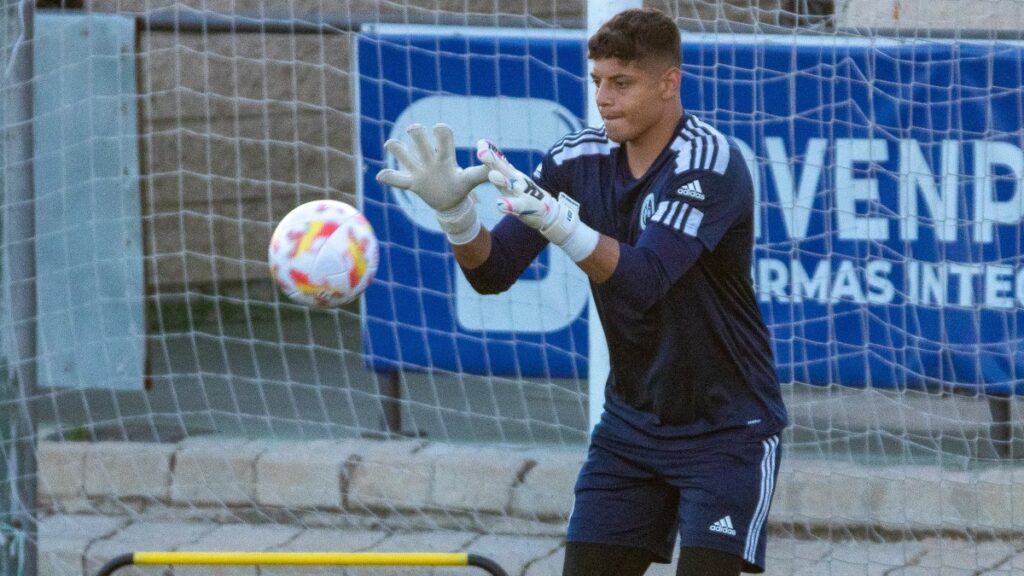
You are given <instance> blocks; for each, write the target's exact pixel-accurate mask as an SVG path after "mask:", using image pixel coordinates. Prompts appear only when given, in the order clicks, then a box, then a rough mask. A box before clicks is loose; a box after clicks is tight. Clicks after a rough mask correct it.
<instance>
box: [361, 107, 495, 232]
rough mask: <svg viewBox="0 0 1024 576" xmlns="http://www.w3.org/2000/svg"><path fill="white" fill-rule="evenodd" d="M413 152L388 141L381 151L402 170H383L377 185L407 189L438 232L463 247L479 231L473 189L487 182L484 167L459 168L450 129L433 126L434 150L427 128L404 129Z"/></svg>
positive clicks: (445, 126)
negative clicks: (432, 217)
mask: <svg viewBox="0 0 1024 576" xmlns="http://www.w3.org/2000/svg"><path fill="white" fill-rule="evenodd" d="M407 132H408V133H409V136H410V137H412V141H413V144H414V145H415V148H416V152H410V151H409V150H408V149H407V148H406V147H405V144H403V143H402V142H400V141H398V140H388V141H387V142H385V143H384V149H385V150H387V151H388V152H390V153H391V154H393V155H394V156H395V158H397V159H398V162H399V163H400V164H401V165H402V168H404V170H401V171H398V170H392V169H390V168H385V169H384V170H381V171H380V172H378V173H377V182H380V183H381V184H385V185H387V186H393V187H395V188H402V189H405V190H410V191H412V192H413V193H415V194H416V195H417V196H419V197H420V198H421V199H423V201H424V202H426V203H427V205H428V206H430V207H431V208H433V209H434V212H435V213H436V216H437V221H438V223H439V224H440V225H441V230H443V231H444V233H445V234H446V235H447V236H448V241H449V242H451V243H452V244H466V243H467V242H469V241H470V240H472V239H473V238H475V237H476V235H477V233H478V232H479V231H480V219H479V218H478V217H477V213H476V207H475V206H474V199H473V197H472V196H471V195H470V192H472V190H473V188H476V187H477V186H479V185H480V184H483V183H484V182H486V181H487V167H486V166H473V167H471V168H461V167H460V166H459V165H458V164H457V163H456V161H455V145H454V141H453V137H452V129H451V128H449V127H448V126H447V125H445V124H437V125H435V126H434V140H435V141H436V142H437V147H436V148H435V147H434V146H431V145H430V142H429V141H428V139H427V129H426V128H425V127H423V125H421V124H411V125H410V126H409V128H408V130H407Z"/></svg>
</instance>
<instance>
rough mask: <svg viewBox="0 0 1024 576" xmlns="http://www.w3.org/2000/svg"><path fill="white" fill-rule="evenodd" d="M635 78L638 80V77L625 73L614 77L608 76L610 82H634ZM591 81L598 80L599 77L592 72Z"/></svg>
mask: <svg viewBox="0 0 1024 576" xmlns="http://www.w3.org/2000/svg"><path fill="white" fill-rule="evenodd" d="M633 78H636V76H634V75H633V74H628V73H625V72H624V73H621V74H615V75H613V76H608V77H607V79H608V80H622V79H628V80H632V79H633ZM590 79H591V80H597V79H598V76H597V75H596V74H594V73H593V72H591V73H590Z"/></svg>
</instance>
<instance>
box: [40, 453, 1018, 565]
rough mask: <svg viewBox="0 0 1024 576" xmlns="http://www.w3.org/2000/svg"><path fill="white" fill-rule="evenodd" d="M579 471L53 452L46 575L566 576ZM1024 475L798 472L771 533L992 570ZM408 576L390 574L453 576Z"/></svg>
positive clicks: (366, 456)
mask: <svg viewBox="0 0 1024 576" xmlns="http://www.w3.org/2000/svg"><path fill="white" fill-rule="evenodd" d="M584 455H585V450H584V449H583V447H578V448H551V449H538V448H532V449H528V450H527V449H505V450H496V449H488V448H480V447H474V446H457V445H448V444H440V443H428V442H424V441H419V440H407V441H400V442H382V441H373V440H322V441H312V442H308V443H300V442H274V441H245V440H236V439H216V438H195V439H188V440H185V441H183V442H180V443H177V444H159V443H131V442H124V443H121V442H97V443H78V442H59V443H58V442H43V443H42V444H41V446H40V450H39V490H40V498H41V503H42V505H43V509H44V510H45V513H44V518H43V521H42V523H41V528H40V534H41V539H42V540H41V547H42V549H43V550H44V552H45V560H44V562H43V564H42V565H43V567H44V570H43V573H44V574H72V573H75V574H77V573H78V572H75V571H73V570H72V571H70V572H69V571H68V570H71V569H72V568H74V567H78V568H81V569H83V570H86V571H87V572H86V573H90V574H91V573H93V572H94V570H95V569H96V568H98V567H99V566H100V565H101V564H102V563H103V562H105V561H106V560H109V559H110V558H112V557H113V556H115V555H117V554H119V553H122V552H127V551H131V550H137V549H154V550H155V549H162V550H175V549H177V550H199V549H210V550H228V549H240V550H301V549H306V550H335V551H342V550H349V551H359V550H377V551H386V550H392V551H413V550H419V551H461V550H472V551H473V552H475V553H482V554H485V555H489V556H494V557H497V558H500V560H501V563H502V564H503V565H506V567H511V568H513V572H511V573H513V574H546V573H557V571H556V572H549V571H548V570H552V569H553V568H552V566H555V565H559V566H560V562H561V559H560V554H561V553H562V547H563V545H564V542H563V540H562V539H563V537H564V530H565V522H566V520H567V518H568V515H569V513H570V511H571V509H572V487H573V483H574V482H575V477H576V474H577V472H578V470H579V467H580V465H581V464H582V461H583V458H584ZM1022 474H1024V471H1022V470H1020V469H1019V468H1017V467H1014V466H1012V465H1007V466H992V467H989V468H986V469H983V470H970V471H963V470H949V469H944V468H942V467H937V466H898V467H896V466H872V465H861V464H854V463H849V462H839V461H825V460H808V459H800V458H788V459H784V460H783V466H782V469H781V471H780V478H779V482H778V488H777V492H776V497H775V500H774V503H773V508H772V512H771V516H770V517H769V525H770V526H771V529H772V531H773V533H774V534H777V535H778V534H782V535H784V536H786V535H788V536H787V537H788V538H789V540H786V539H785V538H783V542H788V544H786V545H787V546H790V549H787V550H788V551H786V552H785V553H783V552H780V554H783V556H785V557H786V559H787V560H786V561H787V562H789V564H786V565H787V566H789V567H791V568H792V567H793V566H794V564H793V562H797V564H799V559H800V558H801V557H802V556H801V554H803V555H806V556H807V558H806V560H807V562H808V563H809V564H808V565H814V563H815V562H819V561H822V558H824V556H823V555H822V554H824V552H822V553H821V554H818V552H815V550H817V549H812V548H813V546H811V547H808V546H810V544H808V543H807V542H803V543H794V542H796V541H795V540H794V541H791V540H793V538H795V539H796V540H801V538H800V535H804V536H805V538H804V539H806V535H808V534H810V535H814V534H818V535H820V534H822V533H826V534H833V535H834V534H846V535H848V536H850V537H852V535H855V534H859V533H869V534H876V535H877V534H880V533H881V534H892V535H894V538H895V543H900V542H902V547H892V546H890V547H889V548H883V547H877V548H872V550H875V552H874V553H876V554H878V555H880V556H879V557H880V558H885V559H888V560H885V562H889V561H890V560H892V561H895V560H894V558H895V556H894V555H896V554H898V553H899V554H911V553H912V555H913V557H914V558H916V560H915V562H923V561H926V560H927V561H934V562H940V561H942V559H941V558H940V557H939V556H941V549H942V546H944V545H939V544H934V546H932V547H931V548H929V547H928V546H931V545H926V544H927V542H926V541H927V539H928V538H933V537H939V536H941V535H945V534H952V536H954V537H959V538H963V539H965V540H966V541H975V540H984V541H986V542H989V543H990V545H988V548H986V550H988V552H987V553H988V554H990V556H991V557H992V561H993V562H995V560H1000V559H1005V558H1004V556H1005V554H1004V553H1007V550H1009V549H1012V548H1013V547H1014V546H1015V544H1013V542H1015V541H1016V539H1017V538H1018V537H1019V534H1020V531H1021V530H1022V529H1024V514H1021V513H1020V509H1021V506H1019V505H1017V504H1016V503H1019V502H1022V501H1024V482H1022V480H1024V478H1022ZM907 535H910V537H909V542H910V543H908V542H907V540H908V538H907ZM815 538H817V536H813V537H812V538H811V541H812V543H813V542H814V541H815ZM875 539H877V537H876V538H875ZM818 543H819V544H822V543H821V542H818ZM826 544H827V546H826ZM890 544H893V542H890ZM781 545H782V544H779V545H778V546H781ZM822 546H825V547H824V548H822V550H825V551H827V553H828V558H829V562H830V563H842V562H845V561H846V560H843V558H845V556H842V555H841V554H840V556H835V554H836V550H839V549H841V546H838V544H836V543H835V542H827V543H825V544H822ZM837 546H838V547H837ZM908 546H910V548H908ZM908 550H911V552H908ZM1010 551H1011V552H1012V550H1010ZM819 552H821V550H819ZM798 553H799V554H798ZM1014 553H1015V552H1014ZM929 558H931V560H928V559H929ZM851 561H853V560H851ZM1014 562H1022V561H1021V560H1020V559H1017V560H1014ZM885 565H890V564H885ZM993 565H995V564H993ZM665 569H666V570H667V568H665ZM284 570H286V569H284V568H282V569H280V570H279V571H278V572H275V573H279V574H283V573H284V572H282V571H284ZM408 570H409V569H403V571H401V572H397V571H396V572H394V573H395V574H399V573H401V574H439V573H448V572H444V571H430V570H427V569H419V572H417V571H415V570H413V571H411V572H410V571H408ZM656 570H662V567H659V568H657V569H656ZM176 573H182V574H184V573H188V574H198V573H204V574H205V573H211V572H209V571H201V572H196V571H195V570H193V571H191V572H190V571H189V570H188V569H184V568H182V569H179V570H178V571H176ZM216 573H217V574H232V575H241V574H252V571H251V570H247V569H242V568H234V569H231V570H226V571H218V572H216ZM376 573H378V572H374V574H376ZM379 573H381V574H386V573H390V572H387V571H386V570H385V571H383V572H379ZM452 573H453V574H454V573H455V572H452ZM652 573H654V572H652Z"/></svg>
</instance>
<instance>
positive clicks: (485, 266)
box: [452, 218, 547, 294]
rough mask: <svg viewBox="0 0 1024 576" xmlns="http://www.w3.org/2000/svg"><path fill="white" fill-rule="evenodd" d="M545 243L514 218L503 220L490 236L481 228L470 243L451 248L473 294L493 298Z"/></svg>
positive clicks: (519, 272) (507, 285) (524, 267)
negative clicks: (474, 292) (489, 295)
mask: <svg viewBox="0 0 1024 576" xmlns="http://www.w3.org/2000/svg"><path fill="white" fill-rule="evenodd" d="M545 246H547V241H546V240H545V239H544V237H542V236H541V235H540V234H538V233H537V232H536V231H535V230H533V229H532V228H529V227H528V226H526V225H524V224H523V223H522V222H520V221H519V220H517V219H516V218H504V219H502V221H501V222H499V223H498V225H497V226H495V227H494V230H493V231H492V232H488V231H487V229H486V228H483V227H481V229H480V233H479V234H478V235H477V236H476V237H475V238H473V239H472V240H471V241H469V242H467V243H465V244H462V245H460V246H455V245H453V246H452V251H453V252H454V253H455V260H456V261H457V262H458V263H459V267H461V268H462V273H463V274H464V275H465V277H466V280H468V281H469V284H470V285H471V286H472V287H473V289H474V290H476V291H477V292H479V293H481V294H497V293H499V292H504V291H505V290H508V289H509V287H511V286H512V284H514V283H515V281H516V280H518V279H519V276H520V275H521V274H522V273H523V270H525V269H526V267H527V266H529V265H530V262H532V261H533V260H534V258H536V257H537V255H538V254H540V252H541V250H543V249H544V247H545Z"/></svg>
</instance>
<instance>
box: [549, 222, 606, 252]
mask: <svg viewBox="0 0 1024 576" xmlns="http://www.w3.org/2000/svg"><path fill="white" fill-rule="evenodd" d="M600 238H601V235H600V234H598V233H597V230H594V229H593V228H591V227H590V226H587V225H586V224H584V223H582V222H581V223H580V224H579V226H577V227H576V229H575V230H573V231H572V233H571V234H569V235H568V236H567V237H566V238H565V241H563V242H562V243H561V244H559V245H558V247H559V248H561V249H562V251H564V252H565V253H566V254H567V255H568V256H569V258H571V259H572V261H573V262H579V261H580V260H583V259H585V258H586V257H587V256H590V255H591V254H593V253H594V250H596V249H597V241H598V240H600Z"/></svg>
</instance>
